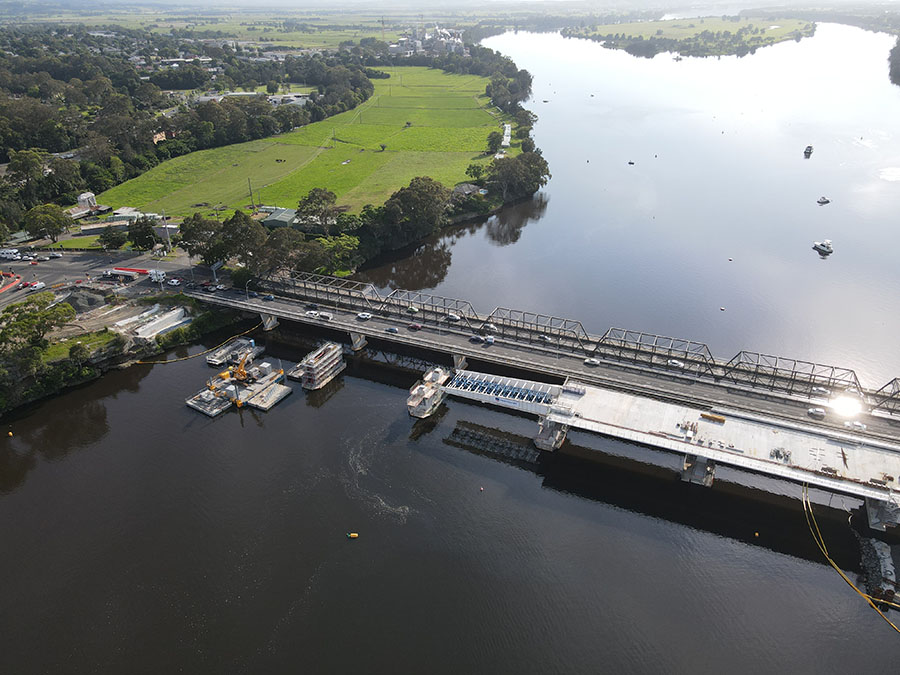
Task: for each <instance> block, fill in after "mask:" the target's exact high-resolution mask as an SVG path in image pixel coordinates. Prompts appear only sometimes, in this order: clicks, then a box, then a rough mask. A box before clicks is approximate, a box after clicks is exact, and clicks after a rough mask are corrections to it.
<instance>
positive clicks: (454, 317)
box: [447, 312, 462, 321]
mask: <svg viewBox="0 0 900 675" xmlns="http://www.w3.org/2000/svg"><path fill="white" fill-rule="evenodd" d="M447 321H462V317H461V316H460V315H459V314H454V313H453V312H450V313H449V314H448V315H447Z"/></svg>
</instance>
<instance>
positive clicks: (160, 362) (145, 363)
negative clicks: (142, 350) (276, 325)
mask: <svg viewBox="0 0 900 675" xmlns="http://www.w3.org/2000/svg"><path fill="white" fill-rule="evenodd" d="M260 326H262V321H260V322H259V323H258V324H256V325H255V326H253V328H251V329H250V330H245V331H244V332H243V333H238V334H237V335H232V336H231V337H230V338H228V339H227V340H225V342H222V343H221V344H217V345H216V346H215V347H210V348H209V349H207V350H205V351H202V352H197V353H196V354H191V355H190V356H182V357H181V358H177V359H168V360H166V361H138V362H137V363H140V364H141V365H161V364H164V363H177V362H178V361H187V360H188V359H193V358H196V357H198V356H203V355H204V354H209V353H210V352H211V351H215V350H216V349H218V348H219V347H222V346H224V345H225V344H227V343H228V342H229V341H230V340H234V339H235V338H239V337H241V336H243V335H246V334H247V333H251V332H253V331H255V330H256V329H257V328H259V327H260Z"/></svg>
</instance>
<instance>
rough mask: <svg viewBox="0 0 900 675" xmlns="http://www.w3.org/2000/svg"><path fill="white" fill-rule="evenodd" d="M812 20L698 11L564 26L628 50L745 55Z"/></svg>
mask: <svg viewBox="0 0 900 675" xmlns="http://www.w3.org/2000/svg"><path fill="white" fill-rule="evenodd" d="M815 31H816V25H815V23H813V22H810V21H804V20H802V19H765V18H753V19H751V18H747V17H743V16H731V17H729V16H722V17H701V18H691V19H669V20H658V21H641V22H635V23H615V24H607V25H592V26H585V27H578V28H573V27H570V28H564V29H562V30H561V31H560V33H561V34H562V35H563V36H564V37H568V38H582V39H586V40H593V41H594V42H600V43H601V44H602V45H603V46H604V47H607V48H608V49H623V50H625V51H626V52H628V53H629V54H631V55H632V56H642V57H646V58H653V57H654V56H656V55H657V54H660V53H663V52H672V53H677V54H679V55H681V56H694V57H703V56H731V55H735V56H746V55H747V54H754V53H756V50H757V49H759V48H760V47H766V46H769V45H774V44H777V43H779V42H785V41H788V40H796V41H798V42H799V41H800V40H801V39H802V38H804V37H810V36H812V35H813V34H815Z"/></svg>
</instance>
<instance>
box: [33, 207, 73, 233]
mask: <svg viewBox="0 0 900 675" xmlns="http://www.w3.org/2000/svg"><path fill="white" fill-rule="evenodd" d="M70 222H71V221H70V220H69V216H67V215H66V212H65V211H63V210H62V209H61V208H60V207H59V206H57V205H56V204H44V205H43V206H35V207H34V208H33V209H30V210H29V211H28V213H26V214H25V223H24V224H25V231H26V232H28V236H30V237H34V238H35V239H38V238H44V237H47V238H49V239H50V241H53V242H55V241H56V240H57V239H59V235H60V234H62V233H63V232H64V231H65V230H66V229H67V228H68V227H69V223H70Z"/></svg>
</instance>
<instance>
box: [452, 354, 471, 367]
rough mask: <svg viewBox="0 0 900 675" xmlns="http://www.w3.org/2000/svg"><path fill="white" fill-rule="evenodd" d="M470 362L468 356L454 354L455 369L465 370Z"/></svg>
mask: <svg viewBox="0 0 900 675" xmlns="http://www.w3.org/2000/svg"><path fill="white" fill-rule="evenodd" d="M468 365H469V364H468V363H466V357H465V356H460V355H459V354H454V355H453V369H454V370H465V369H466V366H468Z"/></svg>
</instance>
